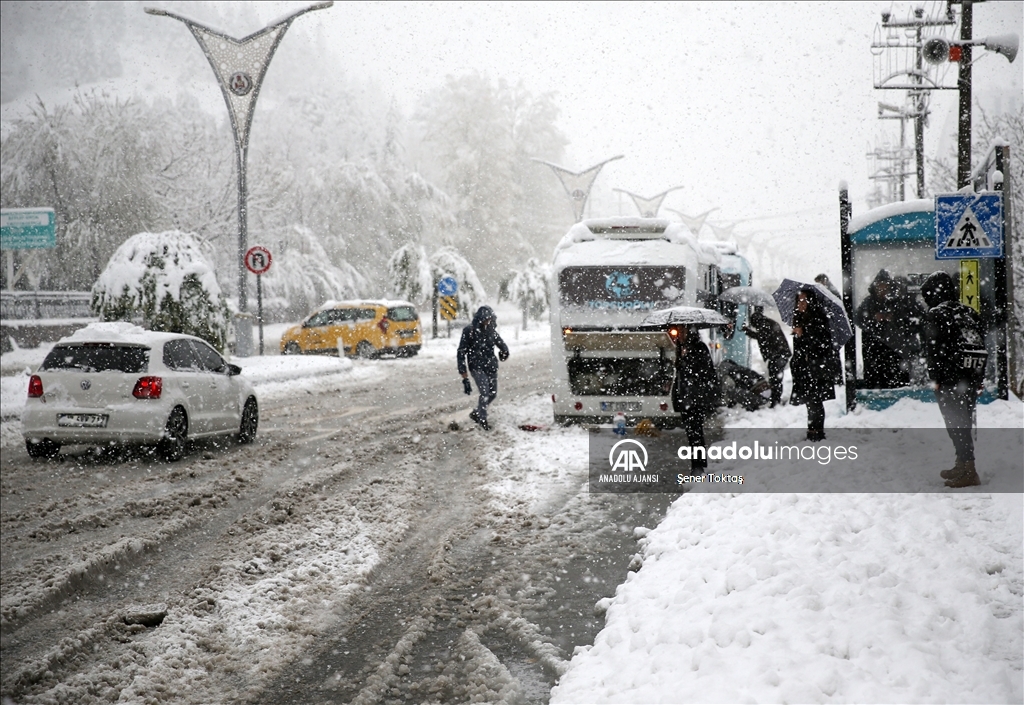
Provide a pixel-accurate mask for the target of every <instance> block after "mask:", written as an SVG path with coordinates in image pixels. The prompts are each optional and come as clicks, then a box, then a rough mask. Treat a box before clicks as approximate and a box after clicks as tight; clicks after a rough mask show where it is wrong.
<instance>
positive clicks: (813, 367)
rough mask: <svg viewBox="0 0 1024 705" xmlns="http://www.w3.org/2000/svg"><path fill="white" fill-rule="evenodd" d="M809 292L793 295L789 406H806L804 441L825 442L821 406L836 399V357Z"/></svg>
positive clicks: (814, 296)
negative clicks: (791, 387) (791, 390)
mask: <svg viewBox="0 0 1024 705" xmlns="http://www.w3.org/2000/svg"><path fill="white" fill-rule="evenodd" d="M818 296H820V294H818V293H816V292H815V291H814V290H813V289H803V290H801V291H800V292H798V293H797V297H796V307H795V311H794V312H793V359H792V360H790V363H789V367H790V370H792V372H793V393H792V395H790V400H789V403H790V404H806V405H807V440H809V441H823V440H825V404H824V402H825V401H827V400H828V399H835V398H836V391H835V379H836V374H837V371H836V369H835V368H836V356H835V351H834V349H833V347H832V333H831V332H830V330H829V325H828V318H827V317H826V315H825V309H824V308H823V306H822V304H821V302H820V301H819V300H818Z"/></svg>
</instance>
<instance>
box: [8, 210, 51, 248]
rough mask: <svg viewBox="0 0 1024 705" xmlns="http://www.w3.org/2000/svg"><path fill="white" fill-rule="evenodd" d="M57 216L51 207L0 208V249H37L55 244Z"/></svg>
mask: <svg viewBox="0 0 1024 705" xmlns="http://www.w3.org/2000/svg"><path fill="white" fill-rule="evenodd" d="M56 226H57V216H56V215H55V214H54V212H53V209H52V208H3V209H0V250H38V249H44V248H49V247H56V246H57V227H56Z"/></svg>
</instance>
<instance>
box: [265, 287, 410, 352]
mask: <svg viewBox="0 0 1024 705" xmlns="http://www.w3.org/2000/svg"><path fill="white" fill-rule="evenodd" d="M422 345H423V336H422V333H421V331H420V317H419V314H418V313H417V312H416V307H415V306H413V305H412V304H411V303H409V302H407V301H337V302H329V303H327V304H325V305H324V306H323V307H321V308H320V309H319V310H317V311H315V312H313V313H311V314H310V315H309V316H307V317H306V319H305V320H304V321H302V323H300V324H299V325H297V326H292V327H291V328H289V329H288V330H286V331H285V333H284V335H283V336H281V354H282V355H301V354H303V353H326V354H334V355H349V356H352V357H362V358H372V357H377V356H379V355H383V354H391V355H397V356H398V357H412V356H413V355H415V354H416V353H418V352H419V351H420V347H421V346H422Z"/></svg>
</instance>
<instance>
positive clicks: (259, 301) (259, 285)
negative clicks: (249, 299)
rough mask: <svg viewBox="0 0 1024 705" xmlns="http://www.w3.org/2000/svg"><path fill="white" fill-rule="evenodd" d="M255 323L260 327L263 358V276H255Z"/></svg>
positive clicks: (261, 354) (261, 355)
mask: <svg viewBox="0 0 1024 705" xmlns="http://www.w3.org/2000/svg"><path fill="white" fill-rule="evenodd" d="M256 323H257V325H259V327H260V357H263V275H262V274H257V275H256Z"/></svg>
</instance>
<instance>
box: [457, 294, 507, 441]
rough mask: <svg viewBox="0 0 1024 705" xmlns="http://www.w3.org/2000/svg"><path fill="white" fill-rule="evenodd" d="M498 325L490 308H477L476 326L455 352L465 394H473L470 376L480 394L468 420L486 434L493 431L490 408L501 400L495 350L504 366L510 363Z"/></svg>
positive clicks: (464, 331) (468, 330)
mask: <svg viewBox="0 0 1024 705" xmlns="http://www.w3.org/2000/svg"><path fill="white" fill-rule="evenodd" d="M497 323H498V318H497V316H495V314H494V310H493V309H492V308H491V307H490V306H481V307H480V308H478V309H477V310H476V313H475V314H474V315H473V322H472V323H471V324H470V325H468V326H466V327H465V328H463V329H462V338H460V339H459V349H458V351H457V352H456V363H457V365H458V368H459V374H460V375H462V388H463V390H464V391H465V392H466V394H472V393H473V387H472V385H471V384H470V383H469V375H473V381H474V382H476V388H477V390H478V391H479V392H480V399H479V400H478V401H477V404H476V409H474V410H473V411H471V412H469V418H471V419H473V421H475V422H476V423H477V424H478V425H479V426H480V427H481V428H483V429H484V430H489V429H490V425H489V424H488V423H487V406H488V405H489V404H490V403H491V402H492V401H494V400H495V399H496V398H497V396H498V358H496V357H495V356H494V348H498V356H499V357H500V358H501V361H502V362H504V361H505V360H507V359H508V346H507V345H505V341H504V340H502V339H501V336H500V335H498V329H497Z"/></svg>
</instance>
